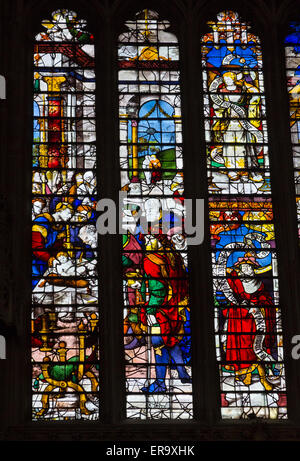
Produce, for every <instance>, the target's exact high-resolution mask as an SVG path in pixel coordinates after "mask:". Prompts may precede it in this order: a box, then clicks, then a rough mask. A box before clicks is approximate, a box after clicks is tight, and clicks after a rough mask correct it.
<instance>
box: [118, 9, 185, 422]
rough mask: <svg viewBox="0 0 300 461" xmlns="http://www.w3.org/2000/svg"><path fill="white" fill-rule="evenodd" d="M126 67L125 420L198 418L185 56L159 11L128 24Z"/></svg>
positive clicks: (121, 60)
mask: <svg viewBox="0 0 300 461" xmlns="http://www.w3.org/2000/svg"><path fill="white" fill-rule="evenodd" d="M118 64H119V123H120V176H121V186H122V192H123V193H126V197H125V199H124V206H123V227H124V229H125V233H124V235H123V253H122V262H123V274H124V278H123V290H124V353H125V361H126V370H125V375H126V406H127V409H126V412H127V413H126V414H127V417H128V418H135V419H190V418H192V416H193V409H192V400H193V399H192V384H191V325H190V306H189V297H188V291H189V287H188V262H187V244H186V238H185V233H184V216H185V207H184V179H183V149H182V120H181V98H180V72H179V48H178V42H177V38H176V36H175V35H174V34H173V33H172V31H171V27H170V23H169V22H168V21H167V20H162V19H160V18H159V15H158V14H157V13H156V12H155V11H151V10H143V11H140V12H139V13H137V14H136V17H135V18H134V19H133V20H129V21H126V23H125V28H124V32H123V33H122V34H121V35H120V36H119V48H118ZM137 216H139V219H136V218H137Z"/></svg>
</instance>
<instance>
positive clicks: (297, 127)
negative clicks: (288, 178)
mask: <svg viewBox="0 0 300 461" xmlns="http://www.w3.org/2000/svg"><path fill="white" fill-rule="evenodd" d="M285 57H286V76H287V89H288V94H289V100H290V130H291V141H292V149H293V162H294V180H295V192H296V206H297V220H298V236H299V238H300V106H299V89H300V24H299V22H292V23H290V30H289V34H288V35H287V37H286V38H285Z"/></svg>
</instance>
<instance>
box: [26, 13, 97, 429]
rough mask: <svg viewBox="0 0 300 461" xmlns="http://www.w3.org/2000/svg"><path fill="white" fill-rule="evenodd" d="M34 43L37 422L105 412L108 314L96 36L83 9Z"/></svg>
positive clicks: (56, 18)
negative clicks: (99, 219) (102, 262)
mask: <svg viewBox="0 0 300 461" xmlns="http://www.w3.org/2000/svg"><path fill="white" fill-rule="evenodd" d="M42 26H43V31H42V32H41V33H39V34H38V35H37V36H36V40H35V45H34V102H33V115H34V122H33V166H32V194H33V197H32V362H33V419H34V420H41V419H47V420H53V421H58V420H83V419H87V420H91V419H98V407H99V398H98V379H99V378H98V377H99V348H98V342H99V331H98V330H99V324H98V322H99V313H98V281H97V257H98V253H97V233H96V227H95V221H96V214H95V208H96V198H97V192H96V146H95V140H96V132H95V69H94V44H93V41H94V39H93V36H92V34H90V33H89V32H88V31H86V29H85V21H83V20H80V19H78V18H77V15H76V13H75V12H73V11H69V10H57V11H55V12H53V13H52V18H51V19H50V20H45V21H43V22H42Z"/></svg>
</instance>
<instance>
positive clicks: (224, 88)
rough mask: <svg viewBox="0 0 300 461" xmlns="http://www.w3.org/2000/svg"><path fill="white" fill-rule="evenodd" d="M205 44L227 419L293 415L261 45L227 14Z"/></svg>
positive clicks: (216, 294) (218, 314)
mask: <svg viewBox="0 0 300 461" xmlns="http://www.w3.org/2000/svg"><path fill="white" fill-rule="evenodd" d="M208 26H209V28H210V32H208V33H207V34H206V35H204V36H203V38H202V63H203V100H204V114H205V139H206V149H207V172H208V192H209V219H210V236H211V258H212V267H213V290H214V312H215V340H216V352H217V362H218V366H219V374H220V387H221V396H220V401H221V414H222V418H224V419H228V418H231V419H239V418H254V417H257V418H271V419H282V418H286V415H287V413H286V394H285V391H286V389H285V371H284V364H283V346H282V327H281V307H280V300H279V289H278V273H277V257H276V244H275V231H274V216H273V208H272V199H271V182H270V170H269V152H268V131H267V121H266V107H265V94H264V80H263V69H262V68H263V63H262V52H261V46H260V41H259V39H258V37H257V36H255V35H253V34H252V33H251V32H250V30H249V29H250V27H249V25H248V24H247V23H245V22H241V20H240V19H239V16H238V14H237V13H235V12H232V11H222V12H221V13H219V14H218V16H217V20H216V21H210V22H208Z"/></svg>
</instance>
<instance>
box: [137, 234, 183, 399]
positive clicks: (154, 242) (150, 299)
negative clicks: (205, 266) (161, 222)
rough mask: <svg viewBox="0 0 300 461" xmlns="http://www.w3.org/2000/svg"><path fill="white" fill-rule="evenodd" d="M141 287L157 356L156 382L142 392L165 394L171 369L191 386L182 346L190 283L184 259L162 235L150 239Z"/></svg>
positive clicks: (144, 315)
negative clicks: (175, 370) (174, 369)
mask: <svg viewBox="0 0 300 461" xmlns="http://www.w3.org/2000/svg"><path fill="white" fill-rule="evenodd" d="M146 251H147V253H146V254H145V257H144V261H143V270H144V274H145V275H144V278H143V281H142V284H141V294H142V297H143V299H144V301H145V303H144V305H143V306H142V308H141V322H142V325H144V327H146V328H147V329H148V332H149V333H150V335H151V336H150V337H151V345H152V347H153V349H154V355H155V370H156V379H155V381H154V382H153V383H151V384H150V385H149V386H145V387H143V388H142V391H143V392H145V393H159V392H165V391H166V390H167V389H166V385H165V377H166V372H167V366H174V367H176V369H177V372H178V375H179V378H180V380H181V382H182V383H190V382H191V378H190V376H189V375H188V373H187V371H186V369H185V366H184V358H183V351H182V346H181V344H180V342H181V340H182V338H183V336H184V333H185V330H184V322H185V320H186V313H185V309H186V308H187V304H188V282H187V277H186V271H185V268H184V263H183V259H182V257H181V255H180V253H179V252H177V251H176V250H175V249H174V248H173V246H172V244H170V242H169V240H168V238H167V237H166V236H164V235H162V234H160V235H156V236H153V235H149V236H146Z"/></svg>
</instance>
